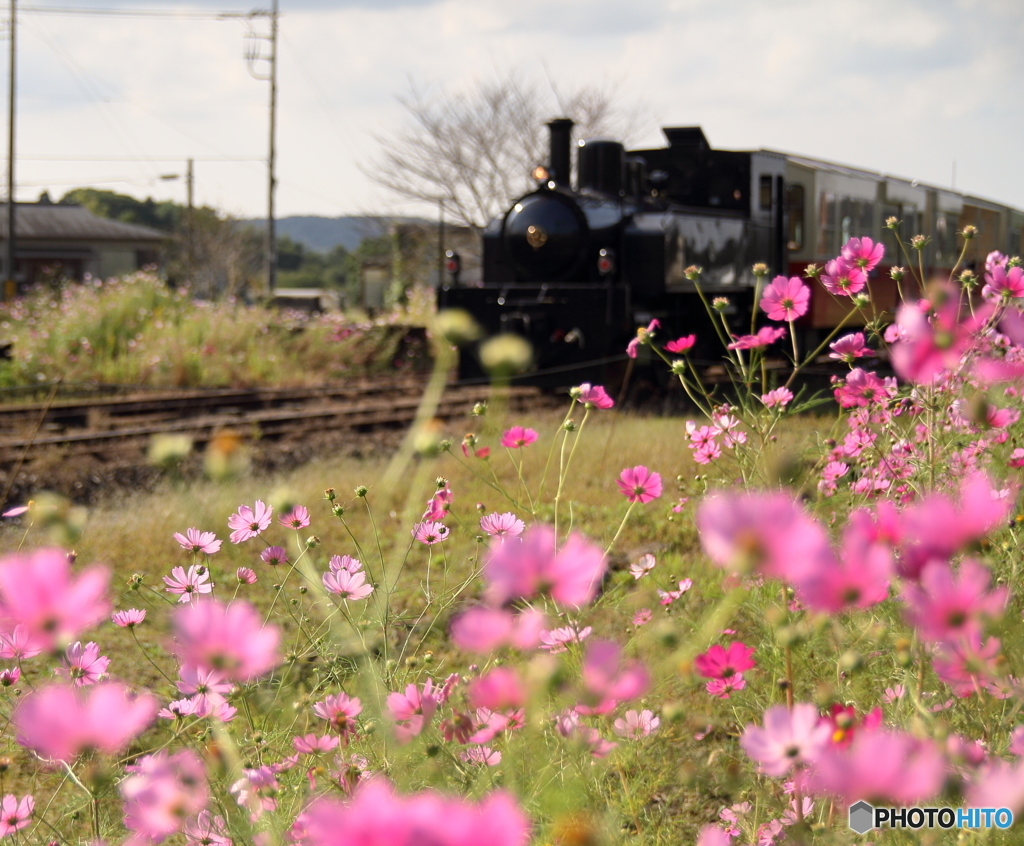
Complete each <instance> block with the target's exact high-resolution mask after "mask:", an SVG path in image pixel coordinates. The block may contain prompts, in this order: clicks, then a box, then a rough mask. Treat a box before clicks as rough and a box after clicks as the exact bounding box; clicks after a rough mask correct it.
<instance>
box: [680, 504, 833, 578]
mask: <svg viewBox="0 0 1024 846" xmlns="http://www.w3.org/2000/svg"><path fill="white" fill-rule="evenodd" d="M697 528H698V530H699V531H700V541H701V545H702V546H703V547H704V551H705V552H706V553H707V555H708V557H709V558H710V559H711V560H712V561H714V562H715V563H716V564H718V565H719V566H720V567H726V568H728V569H730V570H733V571H737V572H747V571H750V570H754V571H757V572H759V573H761V574H763V575H765V576H769V577H773V578H782V579H788V580H796V579H798V578H799V577H800V575H801V574H803V573H805V572H808V571H814V570H816V569H817V568H819V567H824V566H828V563H829V562H832V561H834V556H833V555H832V549H831V547H830V546H829V542H828V536H827V535H826V534H825V530H824V529H823V528H822V527H821V525H820V524H819V523H818V522H817V521H816V520H814V519H813V518H811V517H810V516H809V515H808V514H807V512H806V511H804V509H803V508H802V507H801V506H800V505H798V504H797V503H796V502H794V501H793V498H792V497H791V496H790V495H787V494H785V493H762V492H759V491H732V490H730V491H725V492H720V493H716V494H712V495H710V496H708V497H705V499H704V501H703V502H702V503H701V505H700V507H699V508H698V510H697Z"/></svg>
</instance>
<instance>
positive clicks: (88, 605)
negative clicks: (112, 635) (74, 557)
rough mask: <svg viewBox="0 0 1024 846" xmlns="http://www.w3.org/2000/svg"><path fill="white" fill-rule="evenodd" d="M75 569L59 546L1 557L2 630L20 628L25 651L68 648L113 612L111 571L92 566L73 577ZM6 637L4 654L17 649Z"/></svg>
mask: <svg viewBox="0 0 1024 846" xmlns="http://www.w3.org/2000/svg"><path fill="white" fill-rule="evenodd" d="M70 570H71V565H70V564H69V563H68V556H67V554H66V553H64V552H62V551H61V550H59V549H39V550H36V551H34V552H30V553H28V554H16V555H8V556H5V557H4V558H2V559H0V631H3V632H4V633H5V635H6V636H7V637H11V636H12V635H14V633H15V631H17V630H18V628H17V627H20V634H19V635H18V636H19V637H20V639H21V645H20V646H19V647H18V648H19V649H21V650H22V651H24V650H36V654H38V652H39V651H42V650H48V651H49V650H55V649H59V648H63V647H64V646H65V645H67V644H68V643H70V642H71V641H72V640H73V639H74V638H75V637H76V636H77V635H79V634H80V633H82V632H84V631H85V630H86V629H88V628H90V627H92V626H94V625H95V624H96V623H98V622H99V621H100V620H102V619H103V618H104V617H106V616H107V614H108V613H109V612H110V602H109V601H108V600H107V596H106V594H107V584H108V583H109V581H110V571H109V570H107V569H106V568H105V567H89V568H88V569H86V570H83V571H82V572H81V573H79V575H78V577H77V578H76V579H74V580H72V578H71V572H70ZM5 641H6V642H7V643H8V644H9V645H8V646H5V647H4V652H7V651H8V650H9V649H13V648H14V646H13V644H14V642H13V641H7V640H6V638H5ZM0 655H3V657H13V655H4V654H3V653H0ZM25 657H27V656H25Z"/></svg>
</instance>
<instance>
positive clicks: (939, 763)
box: [809, 723, 947, 806]
mask: <svg viewBox="0 0 1024 846" xmlns="http://www.w3.org/2000/svg"><path fill="white" fill-rule="evenodd" d="M820 728H824V729H825V731H826V732H827V731H828V730H829V724H828V723H823V724H822V725H821V726H820ZM946 771H947V765H946V762H945V760H944V759H943V755H942V752H941V751H940V750H939V749H938V747H937V746H936V745H935V744H934V743H933V742H932V741H930V740H918V739H917V738H915V737H912V736H911V735H909V734H904V733H902V732H896V731H889V730H886V729H878V730H877V731H869V732H862V733H859V734H858V735H857V736H856V737H855V738H854V739H853V743H851V744H850V746H849V748H842V747H839V746H833V745H831V744H830V745H828V746H827V747H826V748H825V749H823V750H822V751H821V753H820V754H819V755H818V756H817V759H816V760H815V763H814V767H813V769H812V770H811V773H810V776H809V786H810V788H811V789H812V790H813V791H814V792H815V793H829V794H832V795H834V796H839V797H842V799H843V800H844V801H845V802H855V801H857V800H858V799H864V800H865V801H867V802H875V803H881V804H886V805H902V806H912V805H918V804H922V803H924V802H926V801H927V800H929V799H932V798H934V797H935V796H936V795H937V794H938V793H939V791H940V790H941V789H942V784H943V782H944V781H945V779H946Z"/></svg>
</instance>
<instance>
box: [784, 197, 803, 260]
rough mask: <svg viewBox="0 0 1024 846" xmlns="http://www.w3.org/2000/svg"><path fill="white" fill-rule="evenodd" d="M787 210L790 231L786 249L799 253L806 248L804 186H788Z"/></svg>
mask: <svg viewBox="0 0 1024 846" xmlns="http://www.w3.org/2000/svg"><path fill="white" fill-rule="evenodd" d="M786 212H787V214H788V217H789V226H788V229H789V232H788V236H787V244H786V249H787V250H789V251H790V252H794V253H798V252H800V250H802V249H803V248H804V186H803V185H787V186H786Z"/></svg>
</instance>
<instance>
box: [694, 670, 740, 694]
mask: <svg viewBox="0 0 1024 846" xmlns="http://www.w3.org/2000/svg"><path fill="white" fill-rule="evenodd" d="M746 686H747V680H746V679H744V678H743V673H734V674H733V675H731V676H727V677H726V678H722V679H711V681H709V682H708V683H707V684H706V685H704V689H705V690H706V691H707V692H708V694H709V695H711V696H714V697H715V698H716V699H729V697H730V694H731V693H732V692H733V691H734V690H743V688H745V687H746Z"/></svg>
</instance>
